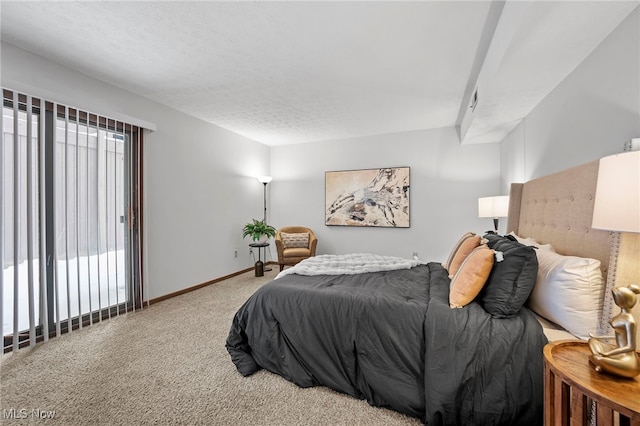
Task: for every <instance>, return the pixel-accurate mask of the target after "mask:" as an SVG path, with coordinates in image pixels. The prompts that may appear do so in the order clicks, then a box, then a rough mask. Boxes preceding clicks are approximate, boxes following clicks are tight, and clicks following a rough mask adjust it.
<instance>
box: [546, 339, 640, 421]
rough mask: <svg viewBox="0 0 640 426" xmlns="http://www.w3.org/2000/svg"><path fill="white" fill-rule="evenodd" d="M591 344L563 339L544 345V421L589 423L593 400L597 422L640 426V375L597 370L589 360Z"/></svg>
mask: <svg viewBox="0 0 640 426" xmlns="http://www.w3.org/2000/svg"><path fill="white" fill-rule="evenodd" d="M589 355H591V351H590V350H589V345H588V344H587V343H586V342H583V341H577V340H576V341H574V340H560V341H557V342H552V343H548V344H547V345H546V346H545V347H544V424H545V426H556V425H572V426H573V425H586V424H588V420H589V419H588V415H587V414H588V412H589V411H590V409H591V402H594V403H595V406H596V424H597V425H598V426H600V425H613V424H614V413H618V415H619V421H620V425H621V426H625V425H632V426H640V377H636V378H634V379H625V378H622V377H616V376H612V375H610V374H607V373H598V372H597V371H595V369H594V367H593V365H591V364H590V363H589Z"/></svg>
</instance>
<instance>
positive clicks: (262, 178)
mask: <svg viewBox="0 0 640 426" xmlns="http://www.w3.org/2000/svg"><path fill="white" fill-rule="evenodd" d="M272 179H273V178H272V177H271V176H258V181H259V182H260V183H262V185H264V190H263V193H262V194H263V195H262V198H263V200H264V218H263V219H262V222H263V223H264V224H265V225H266V224H267V184H268V183H269V182H271V180H272ZM258 250H260V249H258ZM269 256H271V251H269ZM264 259H265V260H267V253H266V250H265V254H264ZM264 270H265V271H271V268H265V269H264Z"/></svg>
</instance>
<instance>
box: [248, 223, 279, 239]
mask: <svg viewBox="0 0 640 426" xmlns="http://www.w3.org/2000/svg"><path fill="white" fill-rule="evenodd" d="M247 235H250V236H251V239H252V240H253V241H255V242H260V241H262V240H264V241H266V240H267V238H268V237H275V236H276V228H274V227H273V226H271V225H267V224H266V223H265V222H264V221H263V220H257V219H253V222H251V223H247V224H246V225H245V226H244V228H242V238H245V237H246V236H247Z"/></svg>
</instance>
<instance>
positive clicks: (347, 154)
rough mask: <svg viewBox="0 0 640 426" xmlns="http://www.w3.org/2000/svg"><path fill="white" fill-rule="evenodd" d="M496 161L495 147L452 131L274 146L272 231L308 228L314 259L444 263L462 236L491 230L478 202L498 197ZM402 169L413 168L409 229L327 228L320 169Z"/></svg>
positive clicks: (498, 173) (447, 129)
mask: <svg viewBox="0 0 640 426" xmlns="http://www.w3.org/2000/svg"><path fill="white" fill-rule="evenodd" d="M499 164H500V146H499V144H488V145H468V146H466V145H465V146H462V145H461V144H460V143H459V141H458V138H457V135H456V132H455V129H454V128H453V127H450V128H443V129H436V130H424V131H414V132H405V133H396V134H386V135H377V136H369V137H362V138H354V139H346V140H336V141H329V142H322V143H306V144H301V145H286V146H276V147H272V149H271V174H272V175H273V182H272V183H271V184H270V185H269V186H270V214H269V216H270V217H271V218H273V219H272V224H273V225H274V226H276V227H281V226H288V225H303V226H308V227H310V228H312V229H313V230H314V232H315V233H316V234H317V236H318V253H319V254H321V253H332V254H333V253H349V252H373V253H377V254H386V255H393V256H401V257H410V256H411V255H412V253H413V252H417V253H418V254H419V256H420V258H422V259H423V260H426V261H444V260H446V257H447V255H448V254H449V251H450V249H451V247H452V246H453V245H454V244H455V242H456V241H457V240H458V238H459V237H460V236H461V235H462V234H463V233H464V232H466V231H474V232H484V231H486V230H488V229H492V227H493V222H492V220H491V219H479V218H478V217H477V209H478V207H477V199H478V197H482V196H490V195H498V194H499V189H500V188H499V187H500V170H499ZM401 166H409V167H411V172H410V185H411V189H410V200H411V201H410V202H411V204H410V209H411V211H410V214H411V227H410V228H402V229H394V228H371V227H344V226H325V224H324V218H325V216H324V211H325V199H324V195H325V192H324V176H325V172H326V171H336V170H354V169H369V168H383V167H401ZM501 228H502V227H501Z"/></svg>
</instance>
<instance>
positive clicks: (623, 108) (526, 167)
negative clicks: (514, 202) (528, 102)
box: [501, 8, 640, 189]
mask: <svg viewBox="0 0 640 426" xmlns="http://www.w3.org/2000/svg"><path fill="white" fill-rule="evenodd" d="M639 34H640V8H636V10H635V11H634V12H633V13H631V14H630V15H629V16H628V17H627V19H626V20H625V21H623V22H622V24H620V26H619V27H618V28H617V29H616V30H615V31H614V32H613V33H612V34H611V35H609V37H608V38H607V39H605V40H604V41H603V42H602V44H601V45H600V46H599V47H598V48H597V49H596V50H595V51H594V52H593V53H592V54H591V55H590V56H589V57H587V59H585V61H584V62H583V63H582V64H580V65H579V66H578V68H576V70H575V71H574V72H573V73H571V74H570V75H569V76H568V77H567V78H566V79H565V80H564V81H563V82H562V83H561V84H560V85H559V86H558V87H556V88H555V89H554V90H553V91H552V92H551V93H550V94H549V95H548V96H547V97H546V98H545V99H544V100H543V101H542V102H541V103H540V104H539V105H538V106H537V107H536V108H535V109H534V110H533V111H532V112H531V113H530V114H529V115H528V116H527V117H526V118H525V119H524V120H523V121H522V123H520V125H519V126H518V127H517V128H516V129H515V130H514V131H512V132H511V133H510V134H509V135H508V136H507V137H506V138H505V139H504V140H503V141H502V151H501V152H502V186H503V189H506V188H508V184H509V182H512V181H516V182H523V181H526V180H529V179H531V178H535V177H540V176H544V175H546V174H549V173H553V172H556V171H560V170H563V169H565V168H568V167H571V166H576V165H579V164H583V163H587V162H589V161H592V160H596V159H598V158H601V157H604V156H606V155H610V154H614V153H617V152H621V151H622V148H623V144H624V142H625V141H627V140H629V139H631V138H637V137H640V36H639Z"/></svg>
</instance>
